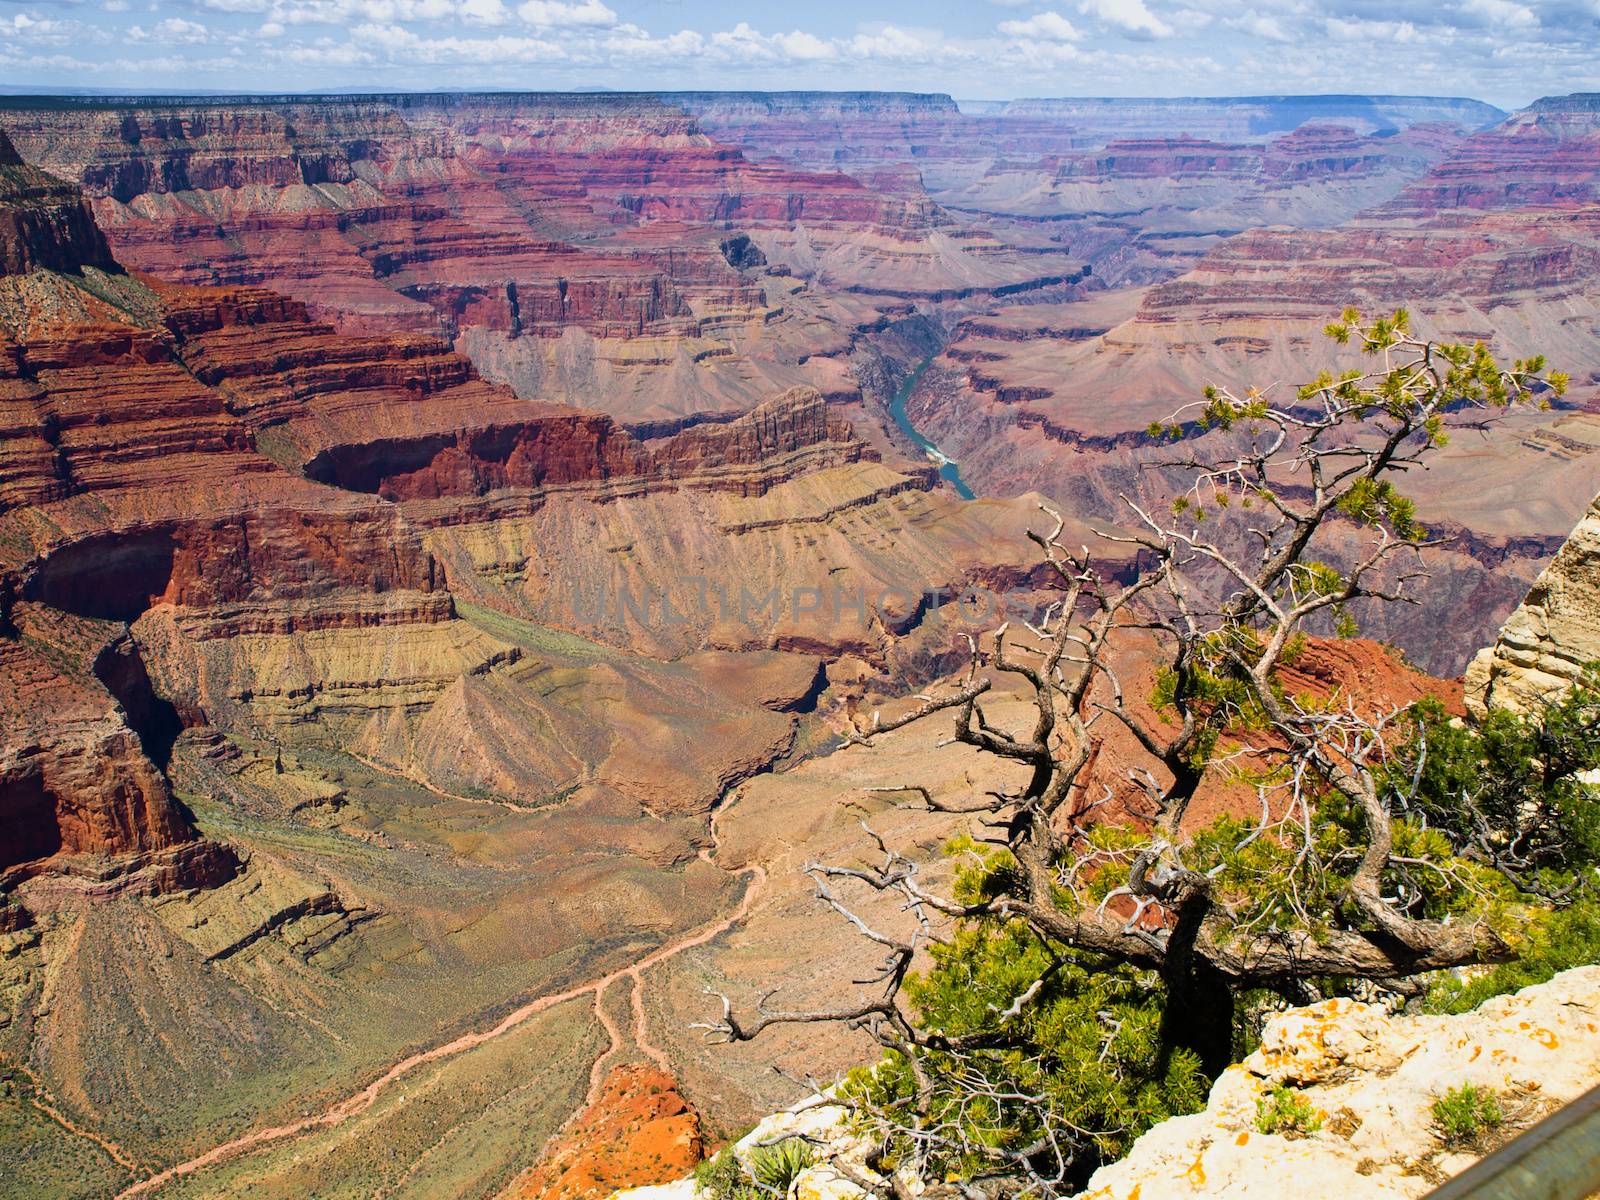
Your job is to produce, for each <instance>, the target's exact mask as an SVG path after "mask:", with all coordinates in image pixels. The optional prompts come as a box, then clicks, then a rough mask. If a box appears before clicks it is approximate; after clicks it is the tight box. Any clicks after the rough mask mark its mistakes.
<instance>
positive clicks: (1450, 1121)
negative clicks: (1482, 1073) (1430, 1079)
mask: <svg viewBox="0 0 1600 1200" xmlns="http://www.w3.org/2000/svg"><path fill="white" fill-rule="evenodd" d="M1430 1111H1431V1112H1432V1113H1433V1124H1434V1127H1435V1128H1437V1129H1438V1131H1439V1136H1440V1137H1441V1138H1443V1139H1444V1142H1445V1144H1446V1145H1449V1146H1459V1145H1462V1144H1464V1143H1468V1142H1473V1141H1476V1140H1477V1139H1478V1138H1479V1137H1480V1136H1481V1135H1482V1134H1484V1133H1487V1132H1488V1131H1489V1130H1491V1129H1494V1128H1495V1127H1496V1126H1498V1125H1499V1124H1500V1122H1501V1121H1503V1120H1505V1114H1504V1113H1503V1112H1502V1111H1501V1109H1500V1101H1499V1099H1498V1098H1496V1096H1495V1094H1494V1093H1493V1092H1492V1091H1490V1090H1489V1089H1488V1088H1481V1087H1476V1086H1474V1085H1473V1084H1470V1083H1464V1084H1462V1085H1461V1086H1460V1087H1456V1088H1451V1089H1450V1090H1449V1091H1447V1092H1446V1093H1445V1094H1444V1095H1442V1096H1440V1097H1438V1098H1437V1099H1435V1100H1434V1102H1433V1105H1432V1107H1431V1109H1430Z"/></svg>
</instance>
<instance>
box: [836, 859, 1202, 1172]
mask: <svg viewBox="0 0 1600 1200" xmlns="http://www.w3.org/2000/svg"><path fill="white" fill-rule="evenodd" d="M989 868H990V869H991V870H999V871H1004V870H1008V869H1012V868H1010V867H1009V866H1007V864H1006V863H1004V862H1003V861H1000V862H996V861H993V860H991V862H990V864H989ZM986 878H988V877H987V876H986V875H985V874H984V872H983V871H974V872H972V873H970V874H969V876H968V877H967V879H966V881H965V883H964V885H963V886H964V887H966V888H968V889H972V888H977V889H978V890H984V889H985V888H986V887H987V886H988V885H987V884H986V883H985V882H984V881H985V879H986ZM932 955H933V966H932V968H931V970H929V972H928V973H927V974H926V975H925V976H920V977H914V978H913V979H912V980H911V981H910V982H909V983H908V985H907V991H908V994H909V996H910V999H911V1001H912V1004H913V1007H914V1009H915V1011H916V1014H917V1018H918V1020H917V1024H918V1026H919V1027H920V1028H922V1029H925V1030H928V1031H931V1032H937V1034H938V1035H940V1037H942V1038H943V1039H947V1041H948V1043H949V1045H950V1047H951V1048H950V1050H949V1052H938V1051H936V1052H934V1053H932V1054H929V1055H926V1056H924V1057H923V1059H922V1062H921V1066H922V1069H923V1071H924V1072H925V1074H926V1075H927V1077H928V1078H929V1079H930V1081H931V1083H932V1085H933V1086H932V1095H931V1097H929V1100H928V1104H929V1107H928V1111H927V1114H926V1116H925V1118H923V1120H924V1122H925V1124H927V1125H946V1124H948V1125H949V1126H951V1127H953V1128H955V1129H957V1130H958V1131H959V1135H960V1136H959V1137H958V1139H957V1141H959V1142H960V1143H962V1144H963V1148H962V1149H961V1150H949V1151H947V1152H945V1153H944V1154H943V1155H942V1156H941V1157H938V1158H937V1159H935V1160H934V1161H930V1162H928V1163H926V1164H925V1165H924V1170H928V1171H932V1172H933V1173H934V1174H935V1175H937V1176H938V1177H947V1176H952V1175H953V1176H958V1177H971V1176H973V1175H976V1174H983V1173H988V1172H990V1171H993V1170H994V1168H995V1166H996V1164H997V1157H996V1156H997V1153H1003V1152H1006V1151H1016V1150H1020V1149H1023V1148H1025V1147H1029V1146H1032V1145H1034V1144H1035V1143H1036V1142H1038V1141H1039V1140H1040V1139H1041V1137H1042V1136H1043V1134H1044V1133H1045V1130H1046V1127H1047V1125H1048V1127H1049V1128H1050V1129H1051V1130H1053V1131H1054V1133H1055V1136H1056V1137H1058V1138H1066V1139H1069V1143H1068V1144H1069V1147H1070V1148H1071V1149H1072V1151H1073V1152H1074V1153H1075V1155H1076V1158H1075V1162H1074V1166H1073V1171H1074V1174H1078V1175H1082V1176H1084V1177H1086V1176H1087V1173H1088V1172H1089V1171H1091V1170H1092V1169H1093V1168H1094V1167H1095V1166H1096V1165H1098V1164H1099V1163H1100V1162H1103V1161H1110V1160H1112V1159H1115V1158H1116V1157H1118V1156H1119V1155H1121V1154H1122V1153H1124V1152H1125V1151H1126V1150H1127V1148H1128V1145H1129V1144H1130V1143H1131V1142H1132V1141H1133V1139H1134V1138H1135V1137H1137V1136H1138V1135H1139V1134H1140V1133H1142V1132H1143V1131H1144V1130H1146V1129H1148V1128H1149V1127H1150V1126H1151V1125H1153V1124H1155V1123H1156V1122H1158V1121H1162V1120H1165V1119H1166V1118H1167V1117H1169V1116H1172V1115H1175V1114H1177V1113H1184V1112H1192V1111H1194V1110H1196V1109H1198V1108H1200V1107H1201V1106H1202V1105H1203V1104H1204V1103H1205V1093H1206V1087H1207V1081H1206V1079H1205V1077H1204V1076H1203V1075H1202V1074H1201V1072H1200V1064H1199V1061H1198V1059H1197V1058H1196V1057H1195V1056H1194V1055H1192V1054H1190V1053H1188V1052H1186V1051H1182V1050H1174V1049H1172V1048H1171V1047H1169V1046H1167V1045H1165V1044H1164V1042H1163V1039H1162V1034H1161V1024H1162V1015H1163V994H1162V989H1161V988H1160V985H1159V984H1158V983H1157V982H1156V981H1155V980H1154V979H1153V978H1152V977H1151V976H1149V975H1147V974H1145V973H1143V972H1138V971H1134V970H1131V969H1128V968H1114V967H1110V966H1108V964H1105V963H1103V962H1100V961H1098V960H1097V959H1096V958H1095V957H1094V956H1090V955H1086V954H1082V953H1079V952H1075V951H1071V950H1067V949H1065V948H1064V947H1059V946H1049V945H1046V944H1044V943H1042V942H1041V941H1040V940H1039V939H1038V938H1037V937H1036V936H1035V935H1033V934H1032V933H1031V932H1029V931H1028V929H1027V927H1026V926H1025V925H1023V924H1022V923H1021V922H1017V921H1011V922H1004V923H1001V922H986V923H982V924H974V925H970V926H968V927H966V928H963V929H961V930H959V931H958V932H957V933H956V935H955V936H954V937H953V938H952V939H951V940H950V941H949V942H948V943H946V944H943V945H936V946H935V947H934V948H933V951H932ZM1041 979H1042V980H1043V983H1042V984H1041V985H1040V986H1039V988H1038V990H1037V992H1036V993H1035V995H1034V998H1033V1001H1032V1003H1030V1004H1025V1005H1020V1006H1014V1002H1015V1001H1016V1000H1017V998H1018V997H1019V996H1021V995H1023V994H1024V993H1026V992H1027V991H1028V989H1029V988H1030V987H1032V986H1033V985H1034V984H1035V982H1036V981H1038V980H1041ZM845 1091H846V1097H847V1098H848V1099H850V1100H852V1101H854V1102H855V1103H856V1104H858V1105H859V1106H860V1108H861V1110H862V1111H863V1113H865V1114H869V1115H870V1114H872V1113H874V1112H876V1113H892V1114H895V1116H896V1119H897V1120H900V1121H904V1120H905V1119H906V1118H907V1117H908V1116H909V1114H908V1113H907V1112H906V1109H907V1108H908V1107H909V1104H910V1101H911V1098H912V1096H913V1094H914V1092H915V1081H914V1079H913V1077H912V1073H911V1070H910V1067H909V1064H908V1063H907V1062H906V1060H905V1059H904V1058H903V1057H902V1056H901V1055H899V1054H896V1053H894V1052H890V1053H889V1054H887V1055H886V1057H885V1058H884V1060H883V1061H882V1062H881V1063H880V1064H879V1065H878V1066H877V1067H876V1068H874V1069H872V1070H870V1071H865V1070H863V1071H857V1072H855V1073H853V1074H852V1075H851V1076H850V1078H849V1080H848V1081H847V1083H846V1089H845ZM1073 1131H1079V1132H1078V1133H1077V1134H1074V1132H1073ZM1072 1140H1075V1141H1076V1145H1072ZM913 1149H914V1148H913V1147H912V1146H911V1145H910V1144H909V1142H906V1141H902V1142H900V1143H898V1144H893V1145H891V1152H892V1153H895V1154H901V1155H903V1154H907V1153H911V1152H913ZM1047 1173H1048V1171H1047Z"/></svg>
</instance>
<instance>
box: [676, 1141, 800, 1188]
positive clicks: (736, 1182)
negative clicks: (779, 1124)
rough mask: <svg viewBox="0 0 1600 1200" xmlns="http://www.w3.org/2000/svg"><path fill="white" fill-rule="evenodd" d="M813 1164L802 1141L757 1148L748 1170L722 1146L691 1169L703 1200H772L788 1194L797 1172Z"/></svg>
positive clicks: (726, 1147) (751, 1156) (776, 1143)
mask: <svg viewBox="0 0 1600 1200" xmlns="http://www.w3.org/2000/svg"><path fill="white" fill-rule="evenodd" d="M815 1161H816V1155H815V1153H813V1151H812V1149H811V1145H810V1143H808V1142H807V1141H805V1139H803V1138H785V1139H784V1140H783V1141H781V1142H775V1143H774V1144H773V1145H771V1146H761V1147H758V1148H756V1149H755V1150H753V1151H752V1152H751V1154H750V1166H749V1168H748V1169H747V1168H746V1167H745V1166H744V1165H743V1164H742V1163H741V1162H740V1161H739V1159H738V1157H737V1156H736V1155H735V1154H734V1152H733V1147H732V1146H725V1147H723V1149H722V1152H721V1153H719V1154H718V1155H716V1157H714V1158H708V1159H706V1160H705V1161H704V1162H702V1163H701V1164H700V1165H699V1166H697V1167H696V1168H695V1169H694V1182H695V1187H696V1189H697V1190H698V1191H699V1194H700V1195H701V1196H702V1197H704V1200H771V1197H772V1196H773V1195H779V1196H781V1195H783V1194H784V1193H785V1192H787V1191H788V1190H789V1185H790V1184H791V1183H793V1182H794V1181H795V1178H796V1177H797V1176H798V1175H799V1174H800V1172H801V1171H804V1170H805V1169H806V1168H807V1167H809V1166H810V1165H811V1164H812V1163H813V1162H815Z"/></svg>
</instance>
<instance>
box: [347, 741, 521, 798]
mask: <svg viewBox="0 0 1600 1200" xmlns="http://www.w3.org/2000/svg"><path fill="white" fill-rule="evenodd" d="M343 753H344V755H345V756H346V757H347V758H353V759H355V760H356V761H357V762H358V763H360V764H361V765H362V766H364V767H367V768H369V769H371V770H374V771H376V772H378V774H380V775H387V776H389V777H390V778H391V779H404V780H405V781H406V782H407V783H410V784H415V785H416V786H417V787H419V788H421V789H422V790H423V791H425V792H432V793H433V794H434V795H435V796H443V797H444V798H445V799H446V800H459V801H461V803H463V804H492V805H495V806H496V807H499V808H509V809H510V810H511V811H512V812H521V813H537V812H547V811H548V808H547V807H546V808H541V807H540V806H539V805H537V804H518V803H517V802H516V801H515V800H496V799H494V798H493V797H490V796H463V795H461V794H460V793H459V792H447V791H445V789H444V788H442V787H438V786H436V785H435V784H432V783H430V782H428V780H427V779H425V778H424V777H423V775H422V773H421V772H420V771H417V770H416V769H415V768H412V767H397V766H394V765H393V764H391V763H385V762H380V761H378V760H377V759H375V758H368V757H367V756H366V755H365V754H357V753H356V752H355V751H354V750H345V751H343Z"/></svg>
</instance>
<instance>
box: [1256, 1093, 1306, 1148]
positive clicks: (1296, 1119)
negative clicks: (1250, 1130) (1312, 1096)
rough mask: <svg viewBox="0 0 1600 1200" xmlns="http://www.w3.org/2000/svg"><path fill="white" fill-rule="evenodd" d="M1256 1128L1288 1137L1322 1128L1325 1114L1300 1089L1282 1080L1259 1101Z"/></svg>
mask: <svg viewBox="0 0 1600 1200" xmlns="http://www.w3.org/2000/svg"><path fill="white" fill-rule="evenodd" d="M1256 1128H1257V1129H1259V1130H1260V1131H1261V1132H1262V1133H1276V1134H1281V1135H1283V1136H1285V1137H1297V1136H1304V1135H1305V1134H1308V1133H1315V1132H1317V1130H1319V1129H1321V1128H1322V1114H1321V1113H1319V1112H1318V1111H1317V1110H1316V1108H1315V1107H1314V1106H1313V1105H1312V1103H1311V1101H1309V1100H1307V1099H1306V1098H1305V1097H1304V1096H1302V1095H1301V1094H1300V1093H1299V1092H1297V1091H1295V1090H1294V1089H1293V1088H1292V1087H1288V1086H1286V1085H1283V1084H1280V1085H1279V1086H1277V1087H1275V1088H1273V1089H1272V1090H1271V1091H1270V1092H1268V1093H1267V1094H1266V1095H1265V1096H1262V1097H1261V1098H1260V1099H1259V1100H1257V1101H1256Z"/></svg>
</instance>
